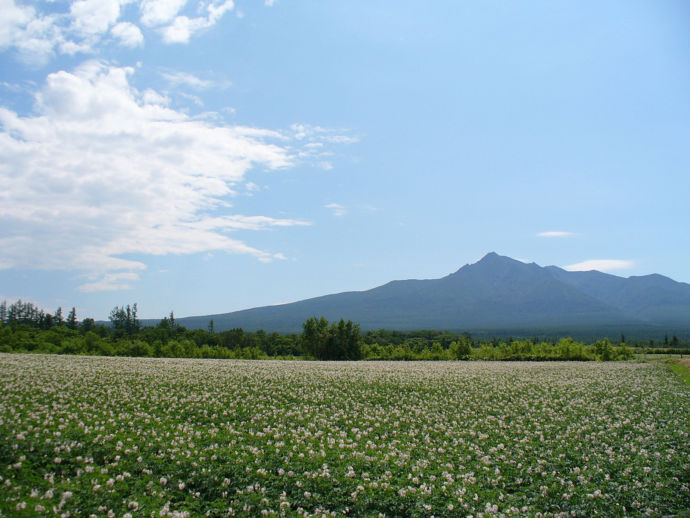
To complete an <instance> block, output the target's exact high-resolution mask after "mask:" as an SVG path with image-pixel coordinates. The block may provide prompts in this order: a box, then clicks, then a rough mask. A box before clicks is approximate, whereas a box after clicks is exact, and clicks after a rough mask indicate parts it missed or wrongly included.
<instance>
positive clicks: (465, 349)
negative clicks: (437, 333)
mask: <svg viewBox="0 0 690 518" xmlns="http://www.w3.org/2000/svg"><path fill="white" fill-rule="evenodd" d="M470 353H472V343H471V340H470V339H469V338H467V337H464V336H463V337H462V338H460V340H456V341H455V342H452V343H451V344H450V354H451V356H452V357H453V358H455V359H456V360H469V358H470Z"/></svg>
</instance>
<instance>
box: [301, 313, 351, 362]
mask: <svg viewBox="0 0 690 518" xmlns="http://www.w3.org/2000/svg"><path fill="white" fill-rule="evenodd" d="M301 341H302V346H303V347H304V351H305V352H306V353H307V354H308V355H310V356H312V357H313V358H316V359H317V360H359V359H360V358H361V351H360V343H359V326H358V325H357V324H353V323H352V321H351V320H348V321H347V322H345V320H343V319H340V321H339V322H338V323H337V324H336V323H333V324H331V325H330V326H329V325H328V321H327V320H326V319H325V318H323V317H321V318H320V319H318V320H317V319H316V318H309V319H307V321H306V322H304V324H303V325H302V336H301Z"/></svg>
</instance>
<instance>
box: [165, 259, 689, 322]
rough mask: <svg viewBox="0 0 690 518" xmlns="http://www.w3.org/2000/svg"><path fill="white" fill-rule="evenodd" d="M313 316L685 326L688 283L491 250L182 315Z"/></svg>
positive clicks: (236, 318) (217, 318)
mask: <svg viewBox="0 0 690 518" xmlns="http://www.w3.org/2000/svg"><path fill="white" fill-rule="evenodd" d="M312 316H317V317H320V316H323V317H325V318H326V319H328V320H339V319H341V318H344V319H346V320H352V321H354V322H358V323H359V324H360V325H361V327H362V329H365V330H367V329H381V328H385V329H398V330H412V329H446V330H469V331H473V330H485V331H490V330H521V329H522V330H525V329H553V330H557V329H560V330H568V329H583V328H597V329H601V328H611V329H618V330H620V329H622V328H630V327H633V328H634V327H659V328H661V326H667V327H671V328H674V327H675V328H678V329H687V328H690V285H689V284H685V283H680V282H676V281H673V280H672V279H669V278H667V277H663V276H661V275H657V274H654V275H645V276H641V277H629V278H623V277H618V276H615V275H609V274H605V273H602V272H598V271H589V272H569V271H566V270H563V269H561V268H558V267H556V266H547V267H541V266H539V265H537V264H535V263H531V264H525V263H522V262H520V261H516V260H514V259H511V258H509V257H505V256H500V255H498V254H496V253H494V252H491V253H489V254H487V255H486V256H484V257H483V258H482V259H481V260H480V261H478V262H476V263H474V264H468V265H465V266H463V267H462V268H460V269H459V270H458V271H456V272H455V273H452V274H450V275H447V276H446V277H443V278H441V279H429V280H402V281H392V282H389V283H387V284H384V285H383V286H379V287H377V288H373V289H371V290H367V291H353V292H345V293H338V294H334V295H325V296H322V297H316V298H312V299H307V300H302V301H299V302H293V303H290V304H282V305H278V306H265V307H260V308H254V309H247V310H243V311H235V312H232V313H224V314H218V315H206V316H199V317H186V318H180V319H178V322H179V323H180V324H182V325H184V326H186V327H188V328H205V327H206V326H207V325H208V323H209V320H211V319H213V321H214V326H215V329H216V330H219V331H220V330H226V329H231V328H234V327H241V328H243V329H245V330H256V329H264V330H266V331H278V332H299V331H300V330H301V325H302V322H304V321H305V320H306V319H307V318H309V317H312Z"/></svg>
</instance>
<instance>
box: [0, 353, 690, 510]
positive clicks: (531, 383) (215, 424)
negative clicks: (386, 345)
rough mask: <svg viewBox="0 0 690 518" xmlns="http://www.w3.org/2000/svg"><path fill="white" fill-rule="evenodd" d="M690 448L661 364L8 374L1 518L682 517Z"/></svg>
mask: <svg viewBox="0 0 690 518" xmlns="http://www.w3.org/2000/svg"><path fill="white" fill-rule="evenodd" d="M689 433H690V389H688V387H687V386H685V385H683V384H681V383H680V381H679V380H678V379H676V378H674V377H672V375H671V374H670V373H669V371H668V370H666V368H664V367H663V366H660V365H652V364H639V363H592V362H590V363H520V362H514V363H482V362H443V363H429V362H420V363H404V362H396V363H384V362H357V363H321V362H278V361H230V360H166V359H126V358H125V359H123V358H93V357H75V356H39V355H0V512H1V515H2V516H13V517H14V516H37V515H47V516H55V515H57V516H71V517H77V516H99V517H106V516H110V517H112V516H127V517H128V516H132V517H136V516H204V515H207V516H228V515H231V516H262V515H266V516H297V515H304V516H306V515H309V516H312V515H318V516H321V515H324V514H325V515H333V516H335V515H347V516H383V515H385V516H389V517H392V516H469V515H472V516H474V517H478V516H485V517H486V516H593V515H596V514H599V515H602V516H638V515H639V516H644V515H651V516H668V515H679V514H680V515H684V516H687V514H683V513H684V512H686V511H687V509H690V492H689V486H690V437H689V436H688V435H689Z"/></svg>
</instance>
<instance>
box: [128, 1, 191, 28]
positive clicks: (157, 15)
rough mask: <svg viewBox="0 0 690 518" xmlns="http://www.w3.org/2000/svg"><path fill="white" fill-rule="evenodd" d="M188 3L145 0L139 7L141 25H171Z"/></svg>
mask: <svg viewBox="0 0 690 518" xmlns="http://www.w3.org/2000/svg"><path fill="white" fill-rule="evenodd" d="M186 3H187V0H143V1H142V2H141V4H140V5H139V11H140V12H141V23H143V24H144V25H146V26H148V27H153V26H156V25H162V24H164V23H169V22H171V21H172V20H173V19H175V16H177V13H179V12H180V10H181V9H182V8H183V7H184V6H185V4H186Z"/></svg>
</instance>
